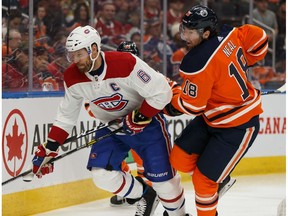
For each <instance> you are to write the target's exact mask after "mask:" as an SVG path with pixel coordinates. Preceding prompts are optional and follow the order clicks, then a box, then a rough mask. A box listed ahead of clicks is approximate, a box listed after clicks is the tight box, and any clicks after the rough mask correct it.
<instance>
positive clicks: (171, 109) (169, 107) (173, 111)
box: [162, 103, 183, 116]
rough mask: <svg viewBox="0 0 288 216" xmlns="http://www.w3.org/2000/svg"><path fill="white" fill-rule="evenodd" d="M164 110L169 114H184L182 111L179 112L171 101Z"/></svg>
mask: <svg viewBox="0 0 288 216" xmlns="http://www.w3.org/2000/svg"><path fill="white" fill-rule="evenodd" d="M162 112H163V113H164V114H165V115H168V116H180V115H182V114H183V113H182V112H179V111H178V110H177V109H175V108H174V107H173V106H172V104H171V103H169V104H167V105H166V106H165V107H164V109H163V110H162Z"/></svg>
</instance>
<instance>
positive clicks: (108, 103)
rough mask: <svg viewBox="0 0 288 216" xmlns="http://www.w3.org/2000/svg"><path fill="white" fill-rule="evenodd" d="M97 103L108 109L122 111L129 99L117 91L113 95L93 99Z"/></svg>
mask: <svg viewBox="0 0 288 216" xmlns="http://www.w3.org/2000/svg"><path fill="white" fill-rule="evenodd" d="M92 102H93V103H94V104H95V105H97V106H98V107H100V108H101V109H103V110H106V111H113V112H114V111H120V110H122V109H124V107H126V105H127V103H128V101H127V100H124V99H123V95H121V94H119V93H116V94H113V95H111V96H106V97H101V98H97V99H95V100H93V101H92Z"/></svg>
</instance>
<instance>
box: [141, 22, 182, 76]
mask: <svg viewBox="0 0 288 216" xmlns="http://www.w3.org/2000/svg"><path fill="white" fill-rule="evenodd" d="M165 45H166V56H167V73H166V76H168V77H169V78H171V76H172V65H171V63H170V61H169V59H170V57H171V55H172V54H173V52H174V51H175V50H176V47H175V45H174V44H173V42H172V41H171V40H169V39H168V40H167V41H166V44H165ZM163 52H164V43H163V38H162V23H161V21H160V20H159V19H158V18H156V17H155V18H153V19H150V20H147V21H146V32H145V35H144V61H145V62H147V63H148V64H149V65H150V66H151V67H152V68H154V69H155V70H159V71H163V67H162V65H163V54H164V53H163ZM164 74H165V72H164Z"/></svg>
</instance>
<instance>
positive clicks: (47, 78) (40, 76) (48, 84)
mask: <svg viewBox="0 0 288 216" xmlns="http://www.w3.org/2000/svg"><path fill="white" fill-rule="evenodd" d="M48 65H49V56H48V51H47V50H46V49H45V48H44V47H35V48H34V50H33V72H34V73H35V75H34V76H35V79H36V82H37V84H38V83H39V84H40V86H39V90H42V91H58V90H59V87H58V84H57V82H56V80H55V78H54V77H53V75H52V74H51V73H50V72H49V71H48V69H47V67H48Z"/></svg>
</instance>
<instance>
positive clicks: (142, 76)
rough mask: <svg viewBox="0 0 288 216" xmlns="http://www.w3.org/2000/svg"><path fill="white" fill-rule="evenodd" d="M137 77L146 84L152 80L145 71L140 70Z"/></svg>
mask: <svg viewBox="0 0 288 216" xmlns="http://www.w3.org/2000/svg"><path fill="white" fill-rule="evenodd" d="M137 75H138V77H139V78H140V79H141V80H142V81H143V82H144V83H148V82H149V81H150V80H151V77H150V76H149V75H148V74H147V73H146V72H145V71H143V70H139V71H138V72H137Z"/></svg>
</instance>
